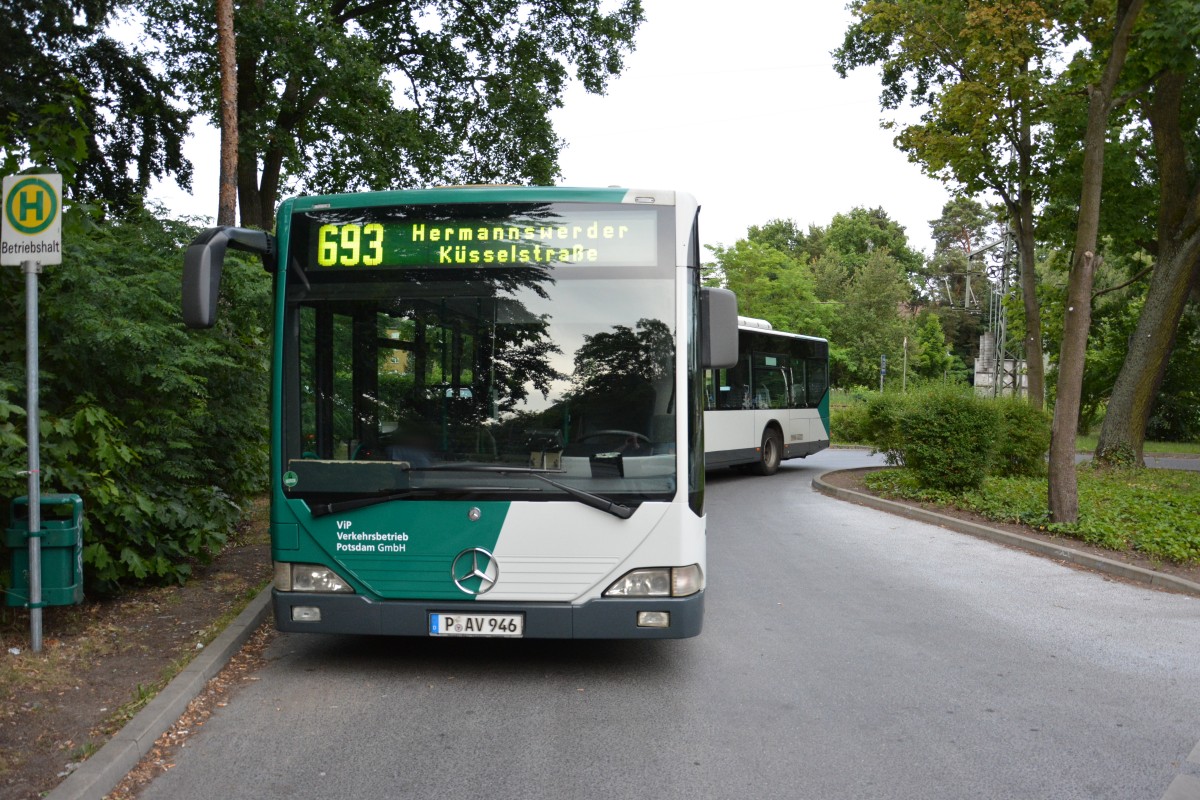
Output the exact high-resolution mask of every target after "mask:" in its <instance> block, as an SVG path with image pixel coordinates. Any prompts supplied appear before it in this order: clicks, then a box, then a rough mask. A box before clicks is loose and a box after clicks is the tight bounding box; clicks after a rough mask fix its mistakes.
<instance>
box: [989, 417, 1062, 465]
mask: <svg viewBox="0 0 1200 800" xmlns="http://www.w3.org/2000/svg"><path fill="white" fill-rule="evenodd" d="M992 402H994V403H995V404H996V408H997V410H998V411H999V413H1000V434H999V436H998V437H997V439H996V460H995V463H994V465H993V472H994V474H996V475H1004V476H1029V477H1039V476H1042V475H1045V474H1046V454H1047V453H1048V452H1049V451H1050V415H1049V414H1047V413H1046V412H1045V411H1043V410H1042V409H1040V408H1034V407H1033V406H1031V405H1030V404H1029V402H1028V401H1026V400H1024V399H1022V398H1019V397H1001V398H997V399H996V400H994V401H992Z"/></svg>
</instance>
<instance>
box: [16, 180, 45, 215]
mask: <svg viewBox="0 0 1200 800" xmlns="http://www.w3.org/2000/svg"><path fill="white" fill-rule="evenodd" d="M18 194H19V198H20V199H19V200H18V202H17V216H18V217H19V218H20V219H21V220H22V221H24V220H25V219H27V218H28V214H29V212H31V211H32V212H33V215H34V216H33V220H34V224H37V221H39V220H41V219H42V217H43V216H44V214H43V212H42V206H43V205H44V204H45V202H46V191H45V190H44V189H42V188H41V187H40V186H30V187H27V188H24V189H22V190H21V191H20V192H18Z"/></svg>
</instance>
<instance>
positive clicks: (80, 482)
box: [0, 213, 271, 592]
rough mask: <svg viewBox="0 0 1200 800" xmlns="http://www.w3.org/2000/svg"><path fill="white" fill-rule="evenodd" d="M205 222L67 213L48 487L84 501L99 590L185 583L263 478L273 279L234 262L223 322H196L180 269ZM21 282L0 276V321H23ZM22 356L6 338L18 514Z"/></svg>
mask: <svg viewBox="0 0 1200 800" xmlns="http://www.w3.org/2000/svg"><path fill="white" fill-rule="evenodd" d="M195 232H196V231H195V229H194V228H192V227H190V226H188V225H185V224H182V223H176V222H170V221H163V220H158V219H154V218H153V217H151V216H150V215H148V214H144V213H142V214H137V215H134V216H132V217H130V218H129V219H126V220H122V221H116V222H108V223H104V224H95V223H91V222H90V220H87V219H86V218H80V217H79V216H77V215H76V216H71V215H70V214H68V215H67V219H65V220H64V236H63V239H64V258H63V264H62V265H61V266H56V267H50V268H47V269H46V270H45V272H44V273H43V274H42V275H41V278H40V289H41V291H40V301H39V312H40V313H39V317H40V320H39V327H40V333H41V335H40V337H39V338H40V347H39V359H40V362H41V386H42V391H41V397H40V403H39V405H40V408H41V414H40V419H41V430H42V443H41V451H42V458H41V461H42V473H43V481H42V491H43V492H46V493H50V492H73V493H76V494H79V495H80V496H81V497H82V498H83V500H84V516H85V521H84V563H85V569H84V572H85V578H86V580H87V581H88V584H89V586H88V591H89V592H94V591H97V590H100V591H106V590H111V589H114V588H116V587H118V586H120V585H121V584H123V583H127V582H137V581H155V582H164V581H165V582H170V581H182V580H184V579H185V578H186V577H187V575H188V574H189V572H190V568H191V564H192V563H193V562H195V561H204V560H206V559H208V558H209V557H211V556H212V555H214V554H215V553H216V552H218V551H219V550H220V548H221V546H222V545H223V544H224V542H225V536H226V534H227V533H228V532H229V531H230V530H231V529H232V527H233V525H234V524H235V523H236V522H237V520H238V518H239V516H240V512H239V509H238V507H237V503H239V502H241V501H243V500H245V499H248V498H249V497H250V496H251V495H253V494H255V493H258V492H261V491H262V489H263V488H264V486H265V482H266V461H267V459H266V447H267V428H266V414H265V409H266V405H267V374H268V371H267V365H268V352H269V348H268V346H267V333H266V332H267V330H268V327H269V326H268V319H269V312H270V307H271V304H270V295H269V291H268V287H269V283H270V279H269V276H267V275H266V274H265V273H264V272H263V270H262V269H261V267H259V266H258V264H257V263H256V262H248V263H245V264H234V263H230V264H229V266H228V268H227V269H226V270H225V279H224V281H223V283H222V289H221V294H222V305H223V309H222V315H221V318H220V319H219V320H218V324H217V326H216V327H215V328H214V329H212V330H211V331H205V332H194V331H188V330H185V329H184V327H183V324H182V322H181V319H180V305H179V304H180V275H181V272H182V264H183V249H184V247H185V246H186V244H187V243H188V242H189V241H190V240H191V239H192V238H193V237H194V235H195ZM231 262H232V259H231ZM22 280H23V276H22V275H21V274H20V273H19V271H18V270H3V271H0V329H3V330H10V331H15V330H22V329H23V327H24V316H25V311H24V303H25V292H24V288H23V287H22V286H21V285H20V284H21V282H22ZM231 306H232V307H233V308H236V310H233V309H232V308H231ZM24 351H25V343H24V337H23V336H9V337H6V338H0V506H5V508H0V511H3V512H5V514H7V508H6V506H7V502H8V501H9V500H11V498H13V497H16V496H18V495H23V494H26V492H27V487H26V485H25V480H24V479H23V478H20V477H18V476H17V473H18V472H19V471H20V470H23V469H25V463H26V460H27V449H26V446H25V438H24V437H25V432H26V424H25V415H24V411H23V408H24V406H25V403H26V400H25V396H24V394H25V392H24V384H25V374H24V373H25V367H24V363H25V357H24ZM5 522H7V516H5Z"/></svg>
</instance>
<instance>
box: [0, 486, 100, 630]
mask: <svg viewBox="0 0 1200 800" xmlns="http://www.w3.org/2000/svg"><path fill="white" fill-rule="evenodd" d="M40 507H41V512H42V528H41V536H40V538H41V540H42V553H41V554H42V602H41V605H43V606H69V605H74V604H75V603H81V602H83V498H81V497H80V496H79V495H77V494H47V495H43V496H42V502H41V504H40ZM4 543H5V544H6V545H8V549H9V550H10V551H11V552H12V584H13V585H12V588H10V589H9V590H8V593H7V595H6V597H7V603H8V605H10V606H25V607H28V606H29V498H28V497H26V496H22V497H18V498H17V499H16V500H13V502H12V514H11V522H10V523H9V527H8V529H7V530H6V531H5V532H4Z"/></svg>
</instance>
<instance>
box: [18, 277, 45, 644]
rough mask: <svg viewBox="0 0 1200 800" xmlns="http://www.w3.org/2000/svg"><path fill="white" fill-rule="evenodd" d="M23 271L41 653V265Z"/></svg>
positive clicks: (32, 568) (34, 588)
mask: <svg viewBox="0 0 1200 800" xmlns="http://www.w3.org/2000/svg"><path fill="white" fill-rule="evenodd" d="M21 269H22V270H23V271H24V272H25V364H26V367H25V369H26V372H27V373H28V375H27V376H26V385H27V390H26V397H27V398H28V399H27V400H26V405H27V406H28V409H27V410H26V412H25V413H26V415H27V418H28V421H29V438H28V442H29V644H30V647H32V648H33V652H35V653H40V652H42V464H41V431H40V427H41V426H40V425H39V422H40V420H39V416H40V409H39V404H38V393H39V391H40V387H39V385H38V383H39V382H38V274H39V273H40V272H41V271H42V265H41V264H39V263H38V262H36V261H23V262H21Z"/></svg>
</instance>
